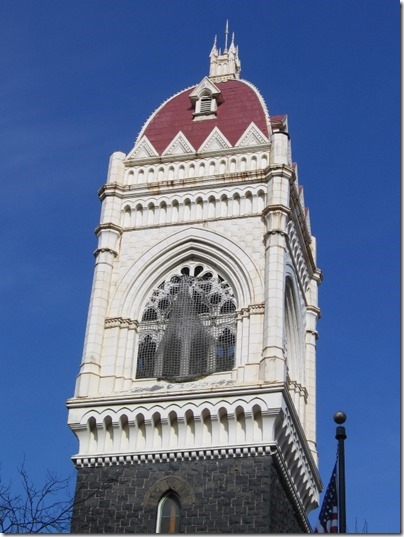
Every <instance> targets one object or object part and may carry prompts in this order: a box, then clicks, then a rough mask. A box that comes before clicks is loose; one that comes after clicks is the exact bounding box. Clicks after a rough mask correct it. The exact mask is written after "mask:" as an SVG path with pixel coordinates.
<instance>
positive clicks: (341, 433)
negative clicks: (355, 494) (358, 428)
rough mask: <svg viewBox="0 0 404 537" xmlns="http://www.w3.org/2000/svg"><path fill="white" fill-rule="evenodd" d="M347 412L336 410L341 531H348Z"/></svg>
mask: <svg viewBox="0 0 404 537" xmlns="http://www.w3.org/2000/svg"><path fill="white" fill-rule="evenodd" d="M345 420H346V414H344V412H336V413H335V414H334V421H335V423H337V424H338V427H337V429H336V433H335V438H336V439H337V440H338V513H339V533H346V510H345V446H344V441H345V439H346V437H347V436H346V432H345V427H342V424H343V423H345Z"/></svg>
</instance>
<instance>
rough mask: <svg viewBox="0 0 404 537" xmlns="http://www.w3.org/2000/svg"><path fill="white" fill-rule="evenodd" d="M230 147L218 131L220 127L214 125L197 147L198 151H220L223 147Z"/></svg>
mask: <svg viewBox="0 0 404 537" xmlns="http://www.w3.org/2000/svg"><path fill="white" fill-rule="evenodd" d="M231 147H232V145H231V143H230V142H229V140H228V139H227V138H226V136H225V135H224V134H223V133H222V132H221V131H220V129H218V128H217V127H215V128H214V129H213V130H212V132H211V133H210V134H209V136H208V137H207V138H206V140H205V141H204V142H203V143H202V145H201V147H200V148H199V149H198V153H206V152H208V151H222V150H223V149H230V148H231Z"/></svg>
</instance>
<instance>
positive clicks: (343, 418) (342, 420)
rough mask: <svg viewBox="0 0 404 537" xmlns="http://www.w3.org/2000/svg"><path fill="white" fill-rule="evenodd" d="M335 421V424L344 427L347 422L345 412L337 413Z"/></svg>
mask: <svg viewBox="0 0 404 537" xmlns="http://www.w3.org/2000/svg"><path fill="white" fill-rule="evenodd" d="M334 421H335V423H338V425H342V424H343V423H345V421H346V414H345V412H336V413H335V414H334Z"/></svg>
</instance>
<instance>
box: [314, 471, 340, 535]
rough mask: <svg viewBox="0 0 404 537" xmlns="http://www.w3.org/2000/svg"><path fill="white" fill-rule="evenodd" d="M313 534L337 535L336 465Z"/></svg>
mask: <svg viewBox="0 0 404 537" xmlns="http://www.w3.org/2000/svg"><path fill="white" fill-rule="evenodd" d="M314 533H338V500H337V463H335V466H334V470H333V472H332V476H331V479H330V482H329V483H328V487H327V490H326V493H325V496H324V500H323V505H322V506H321V511H320V515H319V517H318V523H317V527H316V529H315V530H314Z"/></svg>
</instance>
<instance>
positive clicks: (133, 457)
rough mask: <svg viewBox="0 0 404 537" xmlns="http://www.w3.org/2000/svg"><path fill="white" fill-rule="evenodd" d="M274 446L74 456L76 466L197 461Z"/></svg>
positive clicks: (269, 450)
mask: <svg viewBox="0 0 404 537" xmlns="http://www.w3.org/2000/svg"><path fill="white" fill-rule="evenodd" d="M274 449H275V447H274V446H271V445H262V446H242V447H231V448H218V449H198V450H195V451H188V450H187V451H176V452H173V451H171V452H161V453H146V452H145V453H127V454H121V455H99V456H94V457H80V456H74V457H72V461H73V463H74V465H75V466H76V468H83V467H99V466H116V465H119V464H142V463H159V462H174V461H187V460H191V461H195V460H207V459H229V458H236V457H258V456H261V455H272V453H273V450H274Z"/></svg>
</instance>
